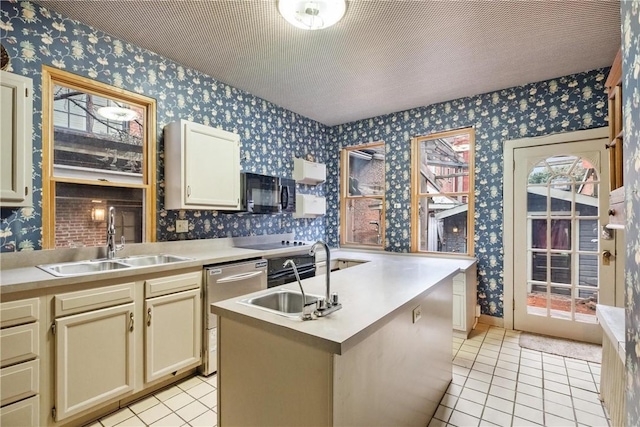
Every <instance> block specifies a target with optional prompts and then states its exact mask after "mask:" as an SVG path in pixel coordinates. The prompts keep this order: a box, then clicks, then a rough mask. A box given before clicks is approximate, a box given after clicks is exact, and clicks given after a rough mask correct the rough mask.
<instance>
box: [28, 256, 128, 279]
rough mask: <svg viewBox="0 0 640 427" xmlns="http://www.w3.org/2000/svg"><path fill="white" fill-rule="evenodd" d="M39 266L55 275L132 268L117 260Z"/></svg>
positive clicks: (76, 274)
mask: <svg viewBox="0 0 640 427" xmlns="http://www.w3.org/2000/svg"><path fill="white" fill-rule="evenodd" d="M38 267H39V268H41V269H42V270H44V271H46V272H47V273H51V274H53V275H54V276H78V275H81V274H92V273H104V272H106V271H113V270H121V269H123V268H131V266H130V265H126V264H122V263H120V262H117V261H102V260H100V261H79V262H64V263H60V264H48V265H39V266H38Z"/></svg>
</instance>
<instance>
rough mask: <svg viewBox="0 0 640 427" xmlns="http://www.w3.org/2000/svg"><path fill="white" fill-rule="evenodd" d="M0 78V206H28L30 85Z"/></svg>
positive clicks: (6, 75) (3, 75) (14, 77)
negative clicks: (0, 130)
mask: <svg viewBox="0 0 640 427" xmlns="http://www.w3.org/2000/svg"><path fill="white" fill-rule="evenodd" d="M0 76H1V77H0V91H1V93H0V102H1V103H2V104H1V105H0V111H2V114H0V129H2V132H0V152H2V156H1V157H0V206H11V207H18V206H30V205H31V200H32V197H31V173H32V171H31V169H32V168H31V163H32V161H31V156H32V155H33V152H32V149H31V146H32V141H31V127H32V126H31V123H32V121H33V107H32V103H33V100H32V81H31V79H30V78H27V77H23V76H18V75H16V74H11V73H7V72H6V71H0Z"/></svg>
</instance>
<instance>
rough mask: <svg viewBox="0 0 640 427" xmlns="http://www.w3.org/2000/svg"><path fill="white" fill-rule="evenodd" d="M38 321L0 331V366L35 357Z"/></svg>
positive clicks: (36, 352) (36, 354)
mask: <svg viewBox="0 0 640 427" xmlns="http://www.w3.org/2000/svg"><path fill="white" fill-rule="evenodd" d="M39 326H40V324H39V323H38V322H35V323H29V324H27V325H21V326H14V327H13V328H7V329H3V330H1V331H0V360H1V363H0V367H5V366H9V365H13V364H15V363H20V362H24V361H25V360H29V359H35V358H36V357H37V356H38V328H39Z"/></svg>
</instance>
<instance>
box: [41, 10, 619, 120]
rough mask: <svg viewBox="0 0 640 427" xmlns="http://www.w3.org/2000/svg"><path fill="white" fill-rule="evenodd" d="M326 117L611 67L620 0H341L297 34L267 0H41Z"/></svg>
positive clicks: (349, 116)
mask: <svg viewBox="0 0 640 427" xmlns="http://www.w3.org/2000/svg"><path fill="white" fill-rule="evenodd" d="M38 3H39V4H41V5H44V6H46V7H48V8H50V9H53V10H55V11H57V12H60V13H62V14H63V15H67V16H69V17H71V18H74V19H77V20H79V21H81V22H84V23H86V24H89V25H91V26H93V27H95V28H97V29H100V30H103V31H105V32H107V33H109V34H111V35H113V36H116V37H118V38H121V39H123V40H125V41H127V42H130V43H133V44H135V45H137V46H140V47H144V48H146V49H149V50H151V51H154V52H156V53H159V54H161V55H163V56H165V57H167V58H170V59H172V60H174V61H176V62H179V63H181V64H183V65H186V66H188V67H190V68H193V69H196V70H198V71H201V72H203V73H205V74H208V75H210V76H212V77H214V78H216V79H218V80H220V81H222V82H225V83H227V84H230V85H232V86H235V87H237V88H240V89H244V90H246V91H248V92H250V93H252V94H254V95H257V96H259V97H261V98H264V99H266V100H268V101H271V102H273V103H275V104H277V105H280V106H282V107H285V108H287V109H290V110H292V111H294V112H296V113H299V114H301V115H303V116H307V117H309V118H312V119H314V120H317V121H319V122H321V123H324V124H327V125H335V124H342V123H347V122H350V121H353V120H357V119H363V118H368V117H373V116H377V115H381V114H386V113H391V112H396V111H401V110H406V109H409V108H412V107H417V106H423V105H429V104H433V103H435V102H440V101H446V100H451V99H456V98H461V97H465V96H471V95H476V94H480V93H485V92H490V91H493V90H497V89H502V88H507V87H512V86H519V85H522V84H525V83H530V82H535V81H540V80H545V79H549V78H554V77H559V76H563V75H567V74H571V73H574V72H581V71H587V70H591V69H594V68H599V67H604V66H608V65H610V64H611V63H612V62H613V59H614V57H615V54H616V52H617V50H618V48H619V46H620V3H619V1H618V0H615V1H609V0H576V1H572V0H510V1H500V0H495V1H489V0H440V1H434V0H423V1H418V0H415V1H411V0H406V1H401V0H395V1H379V0H355V1H348V3H347V12H346V14H345V16H344V18H343V19H342V20H341V21H340V22H338V23H337V24H336V25H335V26H333V27H331V28H328V29H325V30H319V31H304V30H300V29H297V28H295V27H293V26H291V25H290V24H288V23H287V22H286V21H285V20H284V19H283V18H282V17H281V16H280V15H279V14H278V11H277V3H276V1H275V0H270V1H267V0H264V1H262V0H217V1H203V0H201V1H193V0H186V1H161V0H147V1H140V0H138V1H127V0H110V1H95V0H91V1H89V0H73V1H46V0H41V1H38Z"/></svg>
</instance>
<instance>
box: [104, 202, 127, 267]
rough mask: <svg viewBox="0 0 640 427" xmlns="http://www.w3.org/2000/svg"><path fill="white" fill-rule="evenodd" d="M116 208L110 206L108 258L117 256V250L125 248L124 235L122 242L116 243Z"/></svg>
mask: <svg viewBox="0 0 640 427" xmlns="http://www.w3.org/2000/svg"><path fill="white" fill-rule="evenodd" d="M115 238H116V208H114V207H113V206H111V207H109V221H108V223H107V259H113V258H115V257H116V252H117V251H121V250H122V249H124V236H122V238H121V239H120V241H121V242H122V244H120V245H116V243H115Z"/></svg>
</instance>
